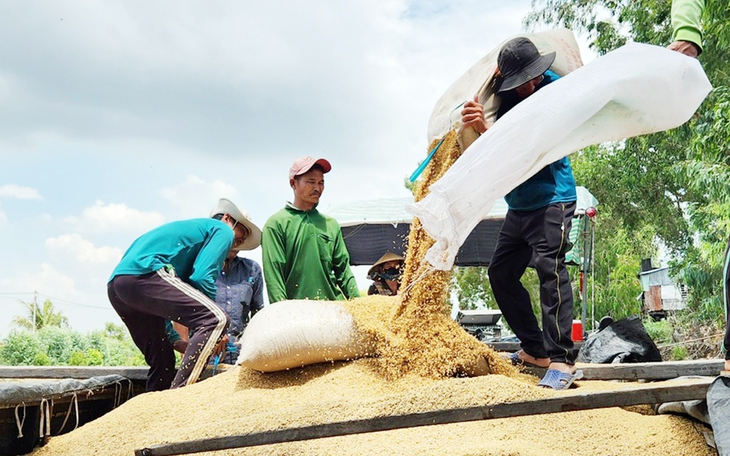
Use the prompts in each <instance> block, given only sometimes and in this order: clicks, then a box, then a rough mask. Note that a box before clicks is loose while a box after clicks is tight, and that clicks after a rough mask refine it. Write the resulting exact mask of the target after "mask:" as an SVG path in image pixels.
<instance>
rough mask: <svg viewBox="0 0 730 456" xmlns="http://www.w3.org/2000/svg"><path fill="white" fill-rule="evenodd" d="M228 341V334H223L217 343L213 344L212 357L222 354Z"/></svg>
mask: <svg viewBox="0 0 730 456" xmlns="http://www.w3.org/2000/svg"><path fill="white" fill-rule="evenodd" d="M227 343H228V335H225V336H223V338H222V339H221V340H220V341H219V342H218V345H216V346H215V350H213V357H214V358H215V357H216V356H218V355H221V354H224V353H225V352H226V344H227Z"/></svg>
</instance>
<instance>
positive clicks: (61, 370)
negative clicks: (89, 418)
mask: <svg viewBox="0 0 730 456" xmlns="http://www.w3.org/2000/svg"><path fill="white" fill-rule="evenodd" d="M148 370H149V367H147V366H140V367H124V366H0V378H76V379H84V378H91V377H101V376H103V375H121V376H122V377H125V378H128V379H130V380H140V381H146V380H147V371H148Z"/></svg>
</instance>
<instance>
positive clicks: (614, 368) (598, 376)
mask: <svg viewBox="0 0 730 456" xmlns="http://www.w3.org/2000/svg"><path fill="white" fill-rule="evenodd" d="M504 357H505V358H506V357H507V355H504ZM575 366H576V368H578V369H580V370H582V371H583V380H669V379H672V378H677V377H688V376H700V377H717V376H718V375H720V372H721V371H722V370H724V368H725V360H723V359H696V360H685V361H661V362H656V363H618V364H587V363H576V365H575ZM523 370H524V371H525V372H527V373H530V374H532V375H535V376H537V377H542V376H543V375H545V371H546V369H541V368H539V367H524V368H523Z"/></svg>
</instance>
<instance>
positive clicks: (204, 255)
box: [109, 218, 234, 300]
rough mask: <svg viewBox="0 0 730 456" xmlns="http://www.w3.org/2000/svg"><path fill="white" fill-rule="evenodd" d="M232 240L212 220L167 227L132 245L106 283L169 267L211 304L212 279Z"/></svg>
mask: <svg viewBox="0 0 730 456" xmlns="http://www.w3.org/2000/svg"><path fill="white" fill-rule="evenodd" d="M233 236H234V235H233V230H231V227H230V226H228V225H226V224H225V223H223V222H221V221H220V220H215V219H212V218H211V219H202V218H201V219H191V220H182V221H178V222H171V223H167V224H165V225H162V226H160V227H158V228H155V229H154V230H152V231H149V232H147V233H146V234H143V235H142V236H140V237H139V238H138V239H137V240H136V241H134V242H133V243H132V245H131V246H130V247H129V249H127V251H126V252H125V253H124V256H123V257H122V260H121V261H120V262H119V264H118V265H117V267H116V268H115V269H114V272H112V275H111V277H110V278H109V281H111V280H112V279H114V277H116V276H119V275H142V274H147V273H149V272H154V271H157V270H158V269H162V268H163V267H165V266H167V265H171V266H172V267H173V268H175V274H176V275H177V276H178V277H180V278H181V279H182V280H184V281H185V282H187V283H189V284H190V285H192V286H193V287H195V288H197V289H198V290H200V291H202V292H203V293H205V294H206V295H207V296H208V297H209V298H211V299H213V300H215V292H216V288H215V279H216V278H218V274H220V272H221V267H222V265H223V260H225V258H226V254H227V253H228V251H229V250H230V249H231V245H232V244H233Z"/></svg>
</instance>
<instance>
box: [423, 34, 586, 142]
mask: <svg viewBox="0 0 730 456" xmlns="http://www.w3.org/2000/svg"><path fill="white" fill-rule="evenodd" d="M520 36H523V37H526V38H529V39H530V41H532V42H533V43H534V44H535V47H537V50H538V51H539V52H540V54H543V55H544V54H548V53H550V52H555V61H554V62H553V64H552V65H551V66H550V69H551V70H552V71H554V72H555V73H557V74H558V75H560V76H565V75H566V74H568V73H570V72H572V71H573V70H576V69H577V68H580V67H581V66H583V60H582V59H581V57H580V48H579V46H578V43H577V42H576V40H575V35H573V32H572V31H570V30H568V29H566V28H557V29H552V30H546V31H544V32H538V33H521V34H519V35H515V36H513V37H510V38H508V39H506V40H504V41H503V42H502V43H500V44H499V45H498V46H497V47H495V48H494V49H492V50H491V51H490V52H489V54H487V55H485V56H484V57H482V58H481V59H480V60H479V61H478V62H477V63H475V64H474V65H472V67H471V68H469V69H468V70H467V71H466V72H465V73H464V74H463V75H462V76H461V77H459V79H457V80H456V81H454V83H453V84H451V86H449V88H448V89H447V90H446V92H444V94H443V95H441V98H439V99H438V101H437V102H436V105H435V106H434V108H433V111H432V112H431V117H430V118H429V120H428V144H431V143H432V142H433V141H434V140H435V139H440V138H442V137H444V135H446V133H448V132H449V131H451V129H452V128H456V129H457V130H458V129H459V126H460V124H461V116H460V115H459V113H460V112H461V110H460V109H457V108H459V107H460V106H461V105H462V104H463V103H464V102H465V101H467V100H471V99H472V98H473V97H474V95H479V102H480V103H481V104H482V105H484V114H485V117H486V118H487V120H488V121H492V120H494V119H493V118H494V117H495V116H496V113H497V109H499V102H498V100H496V99H495V98H494V96H493V95H494V94H493V91H494V90H493V89H494V87H493V84H492V83H493V81H494V70H495V69H497V56H498V55H499V51H500V50H501V49H502V46H504V44H505V43H507V41H509V40H512V39H514V38H517V37H520Z"/></svg>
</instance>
